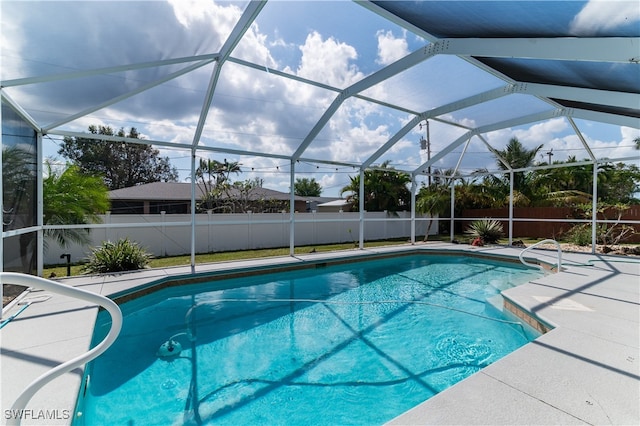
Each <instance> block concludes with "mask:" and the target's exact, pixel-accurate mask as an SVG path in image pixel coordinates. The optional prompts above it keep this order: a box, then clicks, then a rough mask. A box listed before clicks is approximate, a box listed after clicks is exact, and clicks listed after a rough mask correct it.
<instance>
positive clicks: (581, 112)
mask: <svg viewBox="0 0 640 426" xmlns="http://www.w3.org/2000/svg"><path fill="white" fill-rule="evenodd" d="M563 115H565V116H567V117H571V118H579V119H581V120H587V121H598V122H601V123H609V124H615V125H617V126H625V127H632V128H634V129H637V128H638V127H640V118H638V117H632V116H628V115H619V114H609V113H606V112H599V111H591V110H586V109H579V108H565V109H564V112H563Z"/></svg>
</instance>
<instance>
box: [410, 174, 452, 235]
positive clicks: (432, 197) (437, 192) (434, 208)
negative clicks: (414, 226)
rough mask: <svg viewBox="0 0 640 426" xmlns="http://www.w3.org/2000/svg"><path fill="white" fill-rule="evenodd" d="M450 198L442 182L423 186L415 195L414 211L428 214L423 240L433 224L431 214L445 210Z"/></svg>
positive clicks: (438, 213)
mask: <svg viewBox="0 0 640 426" xmlns="http://www.w3.org/2000/svg"><path fill="white" fill-rule="evenodd" d="M450 200H451V193H450V192H449V188H448V187H447V186H445V185H442V184H437V183H436V184H433V185H431V186H423V187H421V188H420V191H418V194H417V195H416V211H417V212H418V213H422V214H428V215H429V225H427V230H426V231H425V233H424V241H427V239H428V237H429V232H431V226H432V224H433V216H436V215H437V216H440V215H442V214H444V213H445V212H446V211H447V208H448V207H449V204H450Z"/></svg>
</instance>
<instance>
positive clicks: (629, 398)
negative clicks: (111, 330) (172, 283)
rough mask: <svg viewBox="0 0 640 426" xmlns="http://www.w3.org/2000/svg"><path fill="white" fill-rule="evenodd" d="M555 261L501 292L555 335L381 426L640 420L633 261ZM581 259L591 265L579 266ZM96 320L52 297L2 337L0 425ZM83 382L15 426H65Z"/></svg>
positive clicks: (52, 387) (152, 276)
mask: <svg viewBox="0 0 640 426" xmlns="http://www.w3.org/2000/svg"><path fill="white" fill-rule="evenodd" d="M520 251H521V249H517V248H512V247H502V246H488V247H471V246H465V245H455V244H448V243H425V244H416V245H401V246H389V247H380V248H368V249H364V250H353V251H351V250H350V251H347V252H327V253H322V252H319V253H313V254H305V255H298V256H295V257H294V256H286V257H277V258H265V259H253V260H239V261H233V262H225V263H215V264H206V265H196V267H195V268H193V269H192V268H191V267H173V268H166V269H154V270H145V271H139V272H133V273H125V274H118V275H101V276H91V277H78V278H66V279H59V280H58V281H60V282H64V283H67V284H69V285H73V286H78V287H80V288H84V289H86V290H89V291H95V292H98V293H100V294H105V295H110V296H116V297H122V296H123V295H126V294H127V293H128V292H131V291H132V290H133V289H138V290H140V289H141V288H144V287H145V286H147V285H148V283H150V282H158V281H160V282H163V281H168V280H173V279H175V277H176V276H177V277H178V279H180V277H188V276H191V275H192V274H193V273H197V274H201V275H202V276H205V275H206V276H208V277H209V276H212V275H213V276H215V275H219V274H224V273H229V271H231V272H232V273H236V274H237V273H243V272H242V271H244V273H246V272H247V271H251V270H256V269H259V268H264V267H266V266H269V265H276V266H275V267H276V268H292V267H313V266H314V265H318V264H322V263H324V262H329V261H332V262H333V261H336V262H348V261H356V260H363V259H364V258H366V257H371V256H394V255H398V254H407V253H411V252H418V253H425V252H429V253H437V254H463V255H464V254H473V255H474V256H481V257H482V256H488V257H490V258H496V257H498V258H499V259H501V260H508V261H513V260H514V259H515V260H516V261H517V258H518V255H519V253H520ZM555 255H556V254H555V253H554V252H552V251H548V250H537V249H536V250H532V251H529V252H528V257H527V260H528V261H531V260H534V259H535V260H538V261H539V262H541V263H543V264H546V265H551V264H555ZM563 257H564V260H565V265H566V268H565V269H564V270H563V271H562V272H561V273H560V274H549V275H546V276H544V277H542V278H540V279H537V280H534V281H532V282H530V283H528V284H524V285H521V286H518V287H516V288H513V289H509V290H507V291H505V292H504V294H503V296H504V297H505V307H506V309H509V310H510V311H511V312H512V313H514V314H515V315H517V316H520V315H521V318H523V319H524V320H525V321H527V322H528V323H529V324H530V325H532V326H534V327H539V326H542V327H546V328H553V330H552V331H550V332H548V333H546V334H545V335H543V336H541V337H540V338H538V339H536V340H535V341H534V342H533V343H532V344H528V345H525V346H524V347H523V348H520V349H519V350H517V351H516V352H514V353H512V354H510V355H508V356H506V357H505V358H503V359H501V360H499V361H497V362H496V363H494V364H492V365H490V366H489V367H487V368H485V369H483V370H482V371H480V372H479V373H476V374H474V375H473V376H471V377H469V378H467V379H465V380H464V381H462V382H460V383H458V384H457V385H455V386H453V387H451V388H449V389H447V390H445V391H443V392H441V393H440V394H438V395H436V396H435V397H433V398H431V399H429V400H428V401H426V402H424V403H422V404H420V405H418V406H416V407H414V408H413V409H412V410H410V411H408V412H406V413H404V414H402V415H400V416H399V417H397V418H396V419H393V420H391V421H390V422H389V424H394V425H397V424H532V423H536V424H559V423H563V424H584V423H590V424H607V423H609V424H635V423H639V422H640V408H638V404H637V401H638V400H640V372H639V365H640V354H639V348H640V336H639V335H640V324H639V322H640V321H639V320H640V315H639V313H640V310H639V308H638V307H639V306H640V303H639V302H640V300H639V288H640V285H638V282H639V280H640V278H639V277H640V263H635V262H633V263H632V262H628V263H623V262H620V261H621V260H622V259H620V258H616V257H613V256H598V255H590V254H578V253H565V254H564V255H563ZM588 262H592V265H593V266H591V267H588V266H584V265H586V264H588ZM594 262H595V263H594ZM585 272H586V273H585ZM599 293H603V294H599ZM38 295H42V292H33V293H30V294H27V295H26V296H25V299H24V300H27V299H29V298H30V297H38ZM581 306H582V307H584V308H586V309H588V310H585V309H582V308H580V307H581ZM13 309H14V310H17V309H18V306H17V305H16V306H14V308H13ZM11 313H13V312H9V313H8V314H11ZM96 315H97V308H96V307H95V306H89V304H87V303H84V302H76V301H69V300H62V298H59V297H56V296H55V295H52V298H51V299H49V300H47V301H46V302H43V303H33V304H32V305H30V307H29V309H26V310H25V311H24V312H23V313H22V314H21V315H20V316H19V317H17V318H16V319H15V320H14V321H12V323H11V324H9V325H8V326H7V327H5V328H4V329H2V331H1V332H0V339H1V342H2V343H1V353H0V362H1V364H0V365H1V367H0V369H1V376H2V396H1V400H2V408H3V410H2V416H1V417H2V420H1V421H2V424H4V423H6V421H7V414H11V413H7V411H6V410H7V409H8V408H9V407H10V405H11V403H12V402H13V400H14V399H15V397H16V396H17V394H18V393H19V392H20V391H21V390H22V389H23V388H24V387H26V386H27V385H28V383H30V382H31V381H32V380H33V379H35V378H36V377H37V376H39V375H40V374H41V373H42V372H44V371H46V370H47V369H49V368H51V367H52V366H53V365H55V364H56V363H59V362H63V361H65V360H66V359H69V358H71V357H73V356H75V355H77V354H78V353H80V352H82V351H84V350H86V349H87V348H88V347H89V344H90V340H91V335H92V329H93V323H94V322H95V317H96ZM69 322H70V323H71V325H69ZM35 335H38V336H39V337H40V336H41V335H43V336H44V339H42V340H44V341H40V342H35V341H34V340H35V339H33V336H35ZM60 342H64V343H65V344H64V345H60ZM61 346H63V347H61ZM598 348H600V349H598ZM571 360H573V362H571ZM81 377H82V371H81V370H79V369H77V370H75V371H74V372H71V373H67V374H65V375H64V376H61V377H59V378H58V379H56V380H54V382H52V383H50V384H49V385H47V386H45V387H44V388H43V389H42V390H41V391H40V392H39V393H38V394H36V396H35V397H34V398H33V399H32V401H31V403H30V404H29V405H28V408H29V409H30V410H31V411H30V412H29V413H28V415H29V416H30V417H31V418H29V419H25V421H23V423H22V424H33V425H43V424H69V423H70V421H71V419H70V416H69V413H72V412H73V409H74V406H75V402H76V397H77V395H78V391H79V389H80V387H81ZM527 377H528V378H529V380H526V378H527ZM589 377H591V378H594V377H597V378H598V380H597V381H595V379H589ZM61 389H64V392H63V391H61ZM490 390H491V391H490ZM562 391H564V392H562ZM38 416H39V417H38ZM44 417H48V418H44Z"/></svg>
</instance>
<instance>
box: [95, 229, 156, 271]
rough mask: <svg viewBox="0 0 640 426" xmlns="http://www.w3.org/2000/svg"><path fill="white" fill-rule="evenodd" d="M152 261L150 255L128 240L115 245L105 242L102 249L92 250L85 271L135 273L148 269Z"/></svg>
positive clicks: (124, 239)
mask: <svg viewBox="0 0 640 426" xmlns="http://www.w3.org/2000/svg"><path fill="white" fill-rule="evenodd" d="M150 259H151V255H150V254H149V253H147V252H146V251H145V250H144V249H142V248H141V247H140V246H139V245H138V244H137V243H135V242H133V241H130V240H129V239H128V238H123V239H120V240H118V241H116V242H115V243H113V242H111V241H104V242H103V243H102V245H101V246H100V247H97V248H94V249H93V250H91V254H90V255H89V258H88V262H87V264H86V265H85V266H84V271H85V272H88V273H92V274H103V273H108V272H122V271H135V270H138V269H143V268H144V267H146V266H147V264H148V263H149V260H150Z"/></svg>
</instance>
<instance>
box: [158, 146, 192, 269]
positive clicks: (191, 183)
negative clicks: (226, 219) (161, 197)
mask: <svg viewBox="0 0 640 426" xmlns="http://www.w3.org/2000/svg"><path fill="white" fill-rule="evenodd" d="M163 238H164V237H163ZM195 268H196V148H195V146H192V147H191V271H192V272H195Z"/></svg>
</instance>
